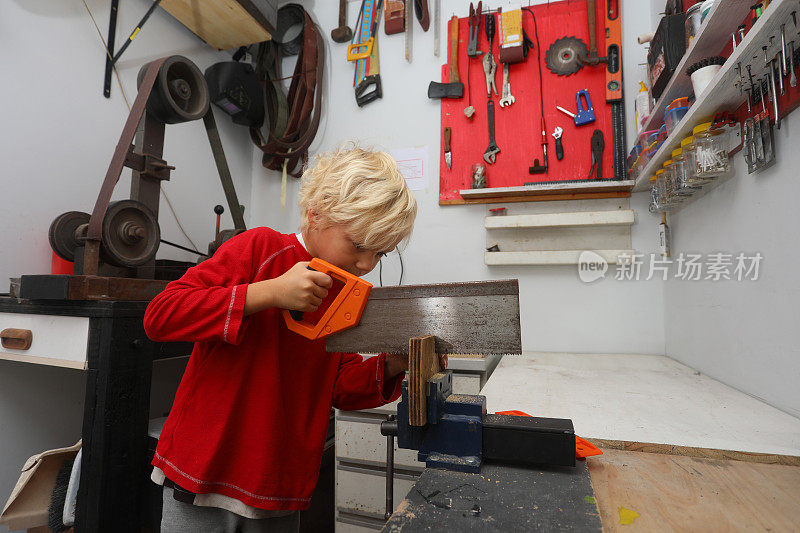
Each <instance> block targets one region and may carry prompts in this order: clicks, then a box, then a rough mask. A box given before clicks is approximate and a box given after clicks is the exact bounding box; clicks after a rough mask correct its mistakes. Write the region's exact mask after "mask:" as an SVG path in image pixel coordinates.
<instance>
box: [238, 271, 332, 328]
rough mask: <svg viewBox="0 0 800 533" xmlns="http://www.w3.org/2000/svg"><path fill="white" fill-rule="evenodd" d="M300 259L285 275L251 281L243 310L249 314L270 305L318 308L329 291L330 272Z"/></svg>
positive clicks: (281, 307) (308, 310) (292, 309)
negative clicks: (321, 270)
mask: <svg viewBox="0 0 800 533" xmlns="http://www.w3.org/2000/svg"><path fill="white" fill-rule="evenodd" d="M308 264H309V262H308V261H301V262H299V263H297V264H296V265H294V266H293V267H292V268H290V269H289V270H287V271H286V272H285V273H284V274H283V275H282V276H279V277H277V278H274V279H268V280H264V281H259V282H257V283H252V284H250V285H249V286H248V287H247V299H246V300H245V304H244V306H245V310H244V314H245V315H249V314H252V313H255V312H257V311H261V310H262V309H266V308H268V307H278V308H280V309H288V310H290V311H303V312H304V313H311V312H314V311H316V310H317V308H319V306H320V304H321V303H322V300H323V299H324V298H325V297H326V296H327V295H328V289H329V288H330V287H331V286H332V285H333V280H332V279H331V277H330V276H329V275H327V274H323V273H322V272H317V271H316V270H309V269H308Z"/></svg>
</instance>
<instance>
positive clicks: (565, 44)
mask: <svg viewBox="0 0 800 533" xmlns="http://www.w3.org/2000/svg"><path fill="white" fill-rule="evenodd" d="M588 54H589V49H588V48H587V47H586V43H584V42H583V41H581V40H580V39H578V38H577V37H561V38H560V39H556V40H555V41H553V44H551V45H550V48H548V49H547V54H546V55H545V63H546V64H547V68H548V69H550V71H551V72H552V73H554V74H558V75H559V76H569V75H570V74H575V73H576V72H578V71H579V70H580V69H581V68H583V63H582V62H581V59H580V58H582V57H583V58H585V57H586V56H587V55H588Z"/></svg>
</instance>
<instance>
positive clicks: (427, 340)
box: [408, 335, 440, 426]
mask: <svg viewBox="0 0 800 533" xmlns="http://www.w3.org/2000/svg"><path fill="white" fill-rule="evenodd" d="M408 370H409V372H408V423H409V425H411V426H424V425H425V424H427V423H428V402H427V401H426V399H425V397H426V393H427V389H428V380H429V379H430V378H431V376H433V375H434V374H436V373H437V372H439V370H440V368H439V357H438V356H437V355H436V338H435V337H434V336H433V335H425V336H422V337H415V338H413V339H411V340H409V341H408Z"/></svg>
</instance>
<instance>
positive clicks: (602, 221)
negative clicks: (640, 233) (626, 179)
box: [484, 209, 635, 229]
mask: <svg viewBox="0 0 800 533" xmlns="http://www.w3.org/2000/svg"><path fill="white" fill-rule="evenodd" d="M634 219H635V216H634V212H633V210H632V209H626V210H617V211H586V212H576V213H542V214H535V215H507V216H489V217H486V219H485V221H484V227H485V228H486V229H495V228H571V227H584V226H630V225H632V224H633V222H634Z"/></svg>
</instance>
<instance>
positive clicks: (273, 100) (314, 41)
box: [250, 4, 325, 177]
mask: <svg viewBox="0 0 800 533" xmlns="http://www.w3.org/2000/svg"><path fill="white" fill-rule="evenodd" d="M283 9H292V10H299V11H301V12H302V15H303V20H304V28H303V46H302V48H301V49H300V53H299V55H298V57H297V63H296V64H295V68H294V74H293V76H292V83H291V85H290V86H289V93H288V94H287V95H284V94H283V89H282V88H281V86H280V82H279V78H280V76H279V72H280V68H279V65H280V61H281V54H280V53H279V51H278V47H277V45H276V44H275V43H273V42H272V41H268V42H266V43H261V44H260V45H259V50H258V56H257V65H256V73H257V74H258V76H259V78H260V79H261V82H262V84H263V85H264V91H265V93H266V100H267V102H266V104H267V105H266V107H267V115H268V117H269V138H268V139H265V138H264V134H263V133H262V132H261V130H258V129H252V128H251V129H250V138H251V139H252V140H253V143H254V144H255V145H256V146H257V147H258V148H259V149H260V150H261V151H263V152H264V155H263V156H262V159H261V164H262V165H263V166H264V167H265V168H268V169H271V170H282V169H283V165H284V162H286V166H287V171H288V173H289V174H291V175H292V176H295V177H299V176H300V173H301V172H302V169H303V164H305V162H306V161H307V160H308V147H309V146H311V143H312V142H313V141H314V137H315V136H316V134H317V129H318V128H319V121H320V115H321V113H322V109H321V107H322V90H321V89H320V87H321V84H322V76H323V72H324V69H325V41H324V39H323V38H322V37H321V35H322V34H321V32H320V30H319V27H318V26H317V25H316V24H315V23H314V21H313V20H311V17H309V16H308V13H306V11H305V10H304V9H303V8H302V6H299V5H297V4H287V5H285V6H283V7H282V8H281V10H283ZM298 166H299V168H298Z"/></svg>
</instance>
